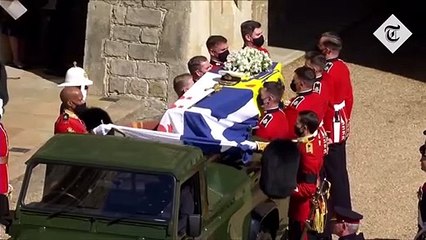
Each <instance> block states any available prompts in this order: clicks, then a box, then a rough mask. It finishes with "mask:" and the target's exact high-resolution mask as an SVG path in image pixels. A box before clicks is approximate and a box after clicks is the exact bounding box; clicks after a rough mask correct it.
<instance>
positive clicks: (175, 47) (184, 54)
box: [84, 0, 252, 111]
mask: <svg viewBox="0 0 426 240" xmlns="http://www.w3.org/2000/svg"><path fill="white" fill-rule="evenodd" d="M251 17H252V3H251V2H250V1H237V2H236V1H228V0H221V1H208V0H196V1H176V0H173V1H163V0H91V1H90V3H89V10H88V20H87V33H86V36H87V39H86V49H85V61H84V62H85V69H86V71H87V72H88V75H89V77H90V78H91V79H92V80H93V81H94V86H93V87H92V88H91V93H94V94H99V95H109V94H114V95H118V96H119V97H131V98H135V99H139V100H141V103H142V105H144V106H146V107H147V108H148V109H156V110H159V111H161V110H164V107H165V106H166V104H167V103H170V102H173V101H175V100H176V95H175V93H174V91H173V86H172V81H173V78H174V77H175V76H177V75H179V74H181V73H185V72H187V71H188V70H187V67H186V64H187V62H188V60H189V59H190V58H191V57H192V56H195V55H200V54H201V55H205V56H206V57H207V56H208V53H207V50H206V46H205V42H206V40H207V38H208V37H209V36H210V35H213V34H221V35H223V36H225V37H227V38H228V41H229V45H230V48H231V50H238V49H240V48H241V46H242V44H243V43H242V39H241V34H240V24H241V22H243V21H245V20H247V19H250V18H251Z"/></svg>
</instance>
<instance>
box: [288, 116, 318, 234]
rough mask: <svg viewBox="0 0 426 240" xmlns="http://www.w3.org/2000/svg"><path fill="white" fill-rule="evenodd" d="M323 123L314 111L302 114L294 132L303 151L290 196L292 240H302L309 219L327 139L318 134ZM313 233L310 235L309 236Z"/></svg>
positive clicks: (290, 232) (289, 214)
mask: <svg viewBox="0 0 426 240" xmlns="http://www.w3.org/2000/svg"><path fill="white" fill-rule="evenodd" d="M319 124H320V121H319V119H318V117H317V114H315V113H314V112H313V111H301V112H300V113H299V117H298V119H297V123H296V125H295V128H294V131H295V133H296V134H297V136H298V138H297V140H296V141H297V142H298V147H299V151H300V163H299V170H298V174H297V187H296V190H295V191H294V193H293V194H292V195H291V197H290V205H289V213H288V217H289V239H290V240H299V239H301V235H302V232H303V229H304V228H305V222H306V220H308V218H309V217H310V216H309V215H310V212H311V203H310V201H311V199H312V197H313V196H314V195H315V192H316V187H317V182H318V180H319V174H320V171H321V168H322V165H323V159H324V139H323V138H322V137H321V135H320V134H318V127H319ZM309 235H310V233H308V236H309Z"/></svg>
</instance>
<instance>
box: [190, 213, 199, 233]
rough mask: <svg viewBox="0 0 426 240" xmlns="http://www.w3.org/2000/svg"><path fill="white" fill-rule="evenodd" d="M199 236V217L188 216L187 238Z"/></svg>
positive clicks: (197, 215) (196, 215) (194, 215)
mask: <svg viewBox="0 0 426 240" xmlns="http://www.w3.org/2000/svg"><path fill="white" fill-rule="evenodd" d="M200 235H201V215H200V214H191V215H189V216H188V236H189V237H192V238H196V237H199V236H200Z"/></svg>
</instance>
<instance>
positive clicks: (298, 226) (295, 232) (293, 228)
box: [288, 219, 318, 240]
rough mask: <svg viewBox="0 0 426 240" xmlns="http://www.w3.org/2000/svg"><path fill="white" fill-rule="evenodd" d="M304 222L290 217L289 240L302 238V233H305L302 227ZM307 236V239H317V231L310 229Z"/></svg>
mask: <svg viewBox="0 0 426 240" xmlns="http://www.w3.org/2000/svg"><path fill="white" fill-rule="evenodd" d="M302 226H304V225H302V223H301V222H299V221H295V220H292V219H289V224H288V239H289V240H300V238H301V237H302V233H303V230H304V229H303V228H302ZM306 237H307V238H305V239H308V240H316V239H318V238H317V235H316V232H312V231H308V232H307V233H306Z"/></svg>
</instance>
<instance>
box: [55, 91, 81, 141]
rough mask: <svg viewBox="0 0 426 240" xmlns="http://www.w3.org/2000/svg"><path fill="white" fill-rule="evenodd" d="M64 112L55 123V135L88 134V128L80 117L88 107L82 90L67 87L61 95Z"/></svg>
mask: <svg viewBox="0 0 426 240" xmlns="http://www.w3.org/2000/svg"><path fill="white" fill-rule="evenodd" d="M60 97H61V101H62V105H63V106H64V111H63V112H62V113H61V114H60V115H59V117H58V119H57V120H56V122H55V129H54V132H55V134H58V133H81V134H84V133H87V129H86V126H85V124H84V122H83V121H81V120H80V119H79V117H78V114H79V113H82V112H84V111H85V110H86V109H87V107H86V103H85V102H84V100H83V94H82V93H81V90H80V89H79V88H76V87H65V88H64V89H63V90H62V91H61V94H60Z"/></svg>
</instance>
